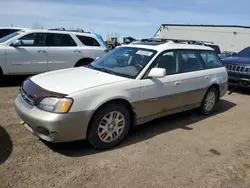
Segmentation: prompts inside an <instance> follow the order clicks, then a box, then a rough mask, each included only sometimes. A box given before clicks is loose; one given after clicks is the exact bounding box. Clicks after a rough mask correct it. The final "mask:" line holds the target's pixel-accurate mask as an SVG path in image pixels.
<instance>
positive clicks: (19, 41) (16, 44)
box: [13, 40, 22, 47]
mask: <svg viewBox="0 0 250 188" xmlns="http://www.w3.org/2000/svg"><path fill="white" fill-rule="evenodd" d="M13 46H14V47H19V46H22V41H21V40H16V41H14V42H13Z"/></svg>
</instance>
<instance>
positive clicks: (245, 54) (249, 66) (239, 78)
mask: <svg viewBox="0 0 250 188" xmlns="http://www.w3.org/2000/svg"><path fill="white" fill-rule="evenodd" d="M222 62H223V64H224V65H225V67H226V68H227V71H228V81H229V82H230V83H234V84H241V85H242V86H249V85H250V47H247V48H245V49H243V50H241V51H240V52H239V53H237V54H234V55H233V56H232V57H226V58H223V59H222Z"/></svg>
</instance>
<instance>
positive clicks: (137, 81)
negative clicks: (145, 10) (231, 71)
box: [15, 40, 228, 149]
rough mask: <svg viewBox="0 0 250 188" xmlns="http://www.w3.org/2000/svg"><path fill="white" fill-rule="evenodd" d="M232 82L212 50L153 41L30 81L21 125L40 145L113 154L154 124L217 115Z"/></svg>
mask: <svg viewBox="0 0 250 188" xmlns="http://www.w3.org/2000/svg"><path fill="white" fill-rule="evenodd" d="M227 81H228V74H227V71H226V69H225V67H224V66H223V65H222V63H221V61H220V59H219V57H218V56H217V54H216V53H215V52H214V51H213V49H212V48H210V47H205V46H202V45H190V44H186V43H181V42H179V43H177V42H173V41H166V42H164V43H162V42H157V41H151V40H148V41H144V42H143V41H142V42H141V43H137V44H131V45H126V46H120V47H117V48H115V49H114V50H112V51H110V52H109V53H107V54H106V55H104V56H103V57H101V58H99V59H97V60H95V61H94V62H92V63H91V64H90V65H89V66H88V67H77V68H70V69H64V70H58V71H52V72H47V73H43V74H40V75H36V76H33V77H30V78H28V79H27V80H25V81H24V83H23V85H22V86H21V89H20V93H19V94H18V95H17V97H16V98H15V107H16V111H17V113H18V115H19V116H20V118H21V119H22V123H21V124H23V125H25V127H26V128H27V129H28V130H30V131H31V132H32V133H34V134H35V135H37V136H38V137H40V138H41V139H44V140H46V141H49V142H68V141H74V140H81V139H87V140H88V141H89V142H90V143H91V144H92V145H93V146H94V147H96V148H98V149H107V148H111V147H114V146H116V145H117V144H119V143H121V142H122V140H123V139H124V138H125V137H126V135H127V134H128V132H129V129H130V127H133V126H135V125H139V124H143V123H145V122H148V121H150V120H153V119H155V118H159V117H162V116H165V115H168V114H173V113H177V112H181V111H186V110H190V109H194V108H199V109H200V111H201V112H202V113H203V114H205V115H209V114H211V113H212V111H213V110H214V107H215V105H216V104H217V102H218V101H219V98H220V97H222V96H223V95H225V94H226V92H227V87H228V85H227ZM177 121H178V120H177Z"/></svg>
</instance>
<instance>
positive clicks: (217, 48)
mask: <svg viewBox="0 0 250 188" xmlns="http://www.w3.org/2000/svg"><path fill="white" fill-rule="evenodd" d="M205 46H209V47H211V48H213V49H214V51H215V53H217V54H221V51H220V47H219V46H217V45H209V44H206V45H205Z"/></svg>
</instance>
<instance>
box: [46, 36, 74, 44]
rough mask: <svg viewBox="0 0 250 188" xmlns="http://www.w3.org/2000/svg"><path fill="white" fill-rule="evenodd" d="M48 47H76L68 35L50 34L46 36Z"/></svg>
mask: <svg viewBox="0 0 250 188" xmlns="http://www.w3.org/2000/svg"><path fill="white" fill-rule="evenodd" d="M46 45H47V46H58V47H59V46H76V43H75V41H74V40H73V39H72V37H71V36H70V35H68V34H57V33H48V34H47V35H46Z"/></svg>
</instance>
